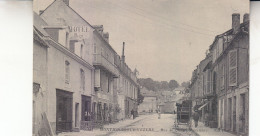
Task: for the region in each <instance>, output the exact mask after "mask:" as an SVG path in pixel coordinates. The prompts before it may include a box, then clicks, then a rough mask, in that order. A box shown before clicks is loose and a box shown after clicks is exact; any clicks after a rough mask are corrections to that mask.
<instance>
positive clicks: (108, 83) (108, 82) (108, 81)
mask: <svg viewBox="0 0 260 136" xmlns="http://www.w3.org/2000/svg"><path fill="white" fill-rule="evenodd" d="M109 91H110V80H109V77H108V76H107V92H109Z"/></svg>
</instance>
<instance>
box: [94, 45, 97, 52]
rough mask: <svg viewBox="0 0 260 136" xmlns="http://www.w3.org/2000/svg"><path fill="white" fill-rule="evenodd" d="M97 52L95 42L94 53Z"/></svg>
mask: <svg viewBox="0 0 260 136" xmlns="http://www.w3.org/2000/svg"><path fill="white" fill-rule="evenodd" d="M96 53H97V46H96V44H95V43H94V54H96Z"/></svg>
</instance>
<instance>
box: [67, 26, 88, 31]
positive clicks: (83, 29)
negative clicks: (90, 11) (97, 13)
mask: <svg viewBox="0 0 260 136" xmlns="http://www.w3.org/2000/svg"><path fill="white" fill-rule="evenodd" d="M87 30H88V28H87V26H69V31H70V32H74V33H77V32H78V33H84V32H87Z"/></svg>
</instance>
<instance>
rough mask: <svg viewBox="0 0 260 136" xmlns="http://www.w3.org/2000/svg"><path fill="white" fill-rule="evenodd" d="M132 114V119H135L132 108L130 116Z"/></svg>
mask: <svg viewBox="0 0 260 136" xmlns="http://www.w3.org/2000/svg"><path fill="white" fill-rule="evenodd" d="M132 116H133V119H135V118H134V109H132V110H131V117H132Z"/></svg>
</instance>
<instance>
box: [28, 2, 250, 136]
mask: <svg viewBox="0 0 260 136" xmlns="http://www.w3.org/2000/svg"><path fill="white" fill-rule="evenodd" d="M32 5H33V8H32V9H33V26H32V27H33V88H32V89H33V90H32V97H33V98H32V131H33V132H32V135H33V136H249V68H250V67H249V56H250V53H249V33H250V31H249V24H250V16H249V11H250V10H249V8H250V6H249V5H250V3H249V1H248V0H228V1H227V0H34V1H33V4H32ZM250 108H251V107H250Z"/></svg>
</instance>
